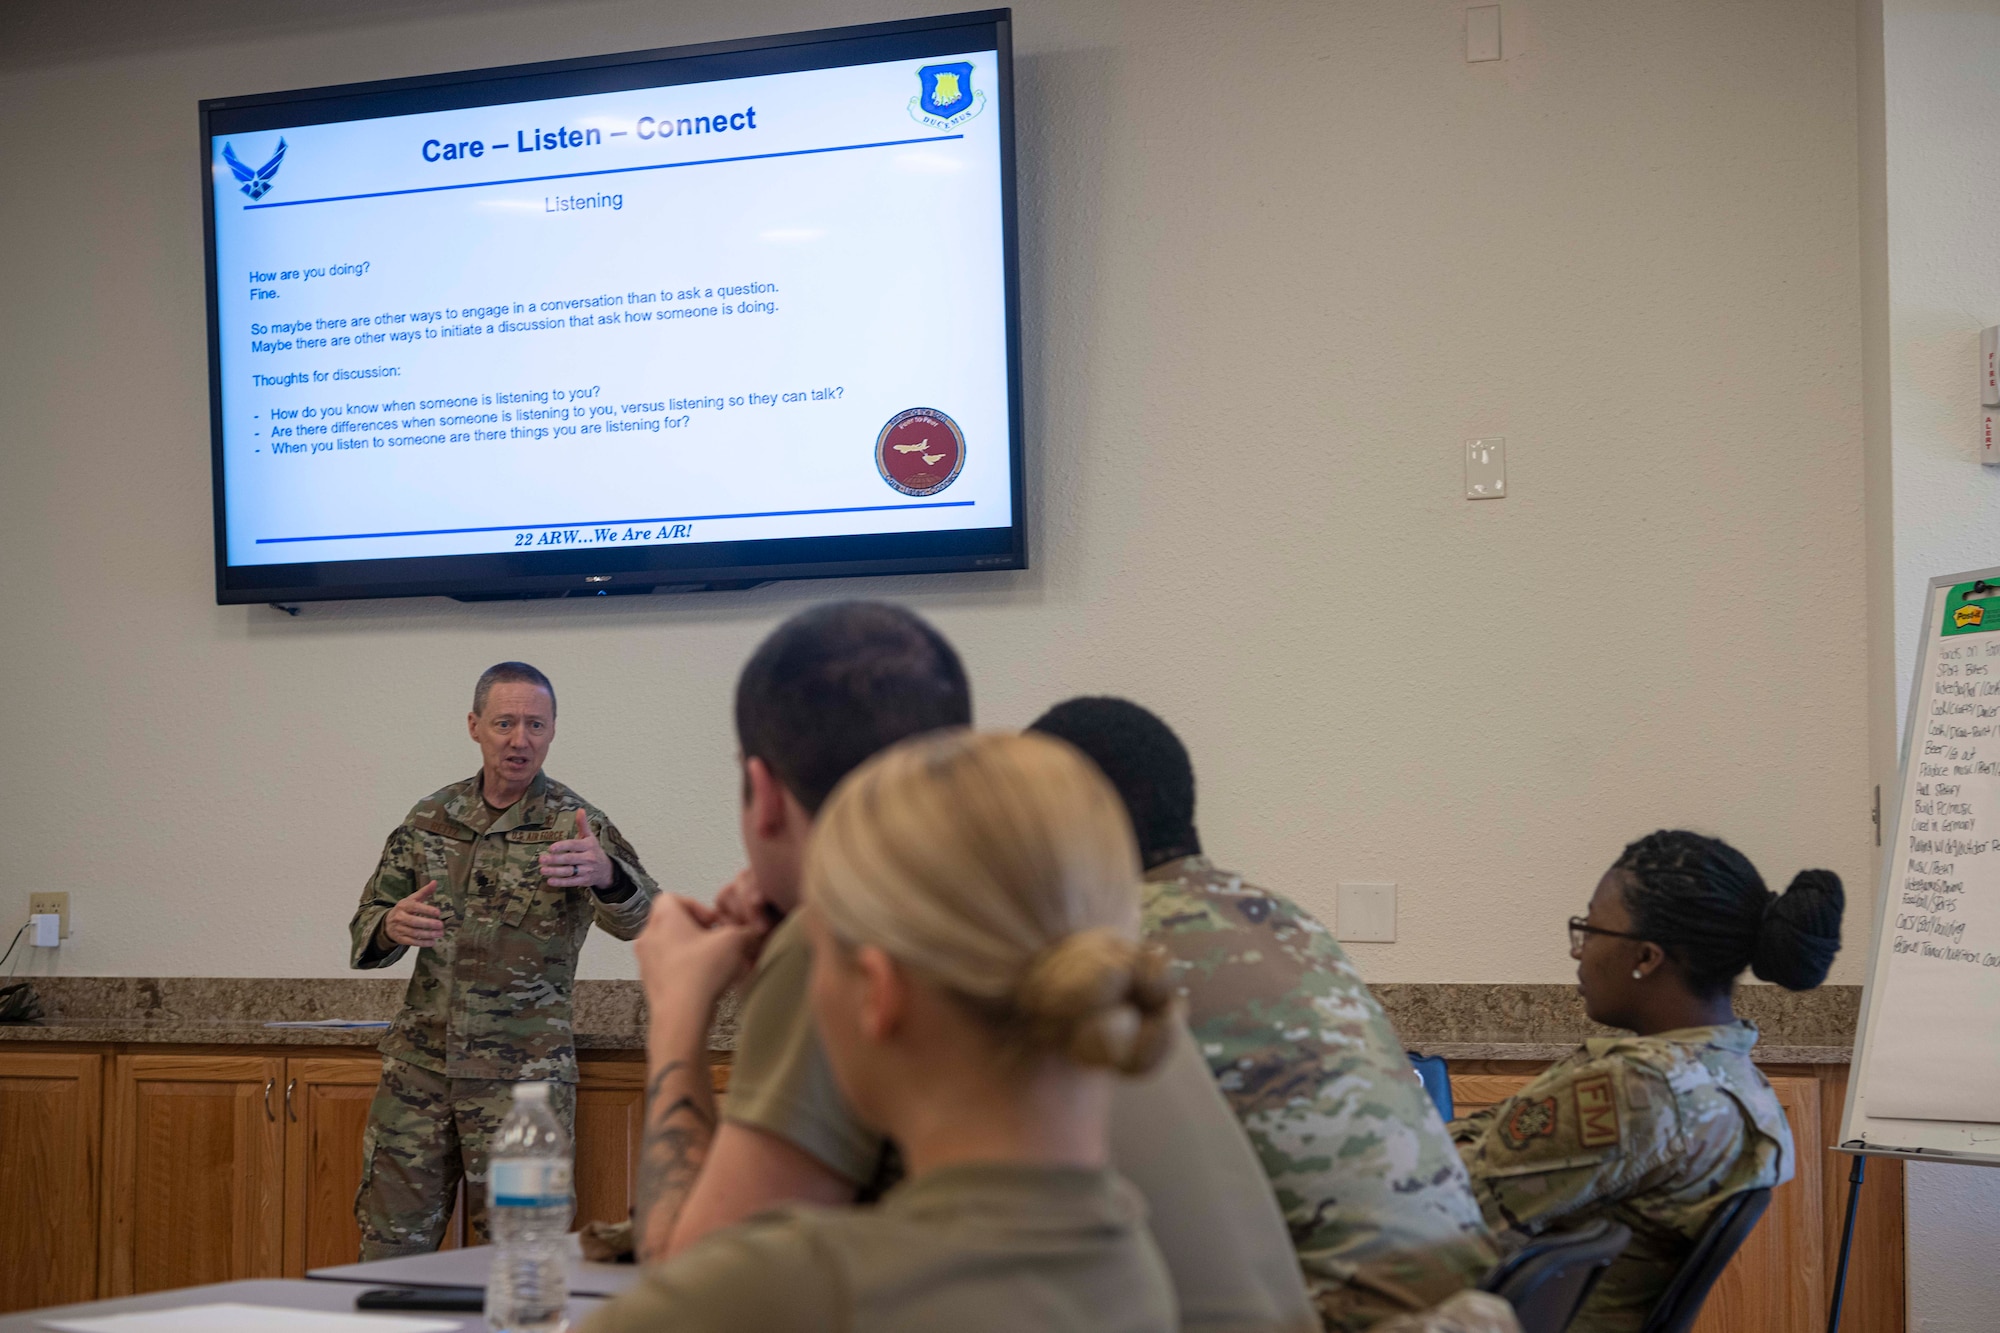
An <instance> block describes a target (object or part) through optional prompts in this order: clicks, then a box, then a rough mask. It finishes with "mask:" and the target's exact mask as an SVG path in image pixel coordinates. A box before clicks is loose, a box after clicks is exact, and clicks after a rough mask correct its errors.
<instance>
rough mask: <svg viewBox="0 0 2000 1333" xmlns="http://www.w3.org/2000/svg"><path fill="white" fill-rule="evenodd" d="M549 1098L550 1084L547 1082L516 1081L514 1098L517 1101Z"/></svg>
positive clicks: (539, 1100)
mask: <svg viewBox="0 0 2000 1333" xmlns="http://www.w3.org/2000/svg"><path fill="white" fill-rule="evenodd" d="M548 1099H549V1085H548V1084H546V1083H516V1084H515V1085H514V1100H515V1101H517V1102H545V1101H547V1100H548Z"/></svg>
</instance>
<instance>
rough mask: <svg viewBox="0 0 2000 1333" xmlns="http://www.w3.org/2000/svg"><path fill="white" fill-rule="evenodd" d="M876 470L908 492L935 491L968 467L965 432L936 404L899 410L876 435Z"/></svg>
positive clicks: (919, 494)
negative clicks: (904, 410)
mask: <svg viewBox="0 0 2000 1333" xmlns="http://www.w3.org/2000/svg"><path fill="white" fill-rule="evenodd" d="M875 470H876V471H878V472H880V473H881V474H882V480H884V481H886V482H888V483H889V484H890V485H891V486H893V487H895V488H896V489H897V490H899V491H901V492H902V493H903V494H905V495H915V496H919V497H921V496H925V495H936V494H937V493H938V492H939V491H941V490H943V489H944V488H945V487H947V486H949V485H951V484H952V483H953V482H954V481H957V480H958V474H959V473H960V472H962V471H964V470H965V432H964V431H962V430H960V429H959V428H958V423H957V422H956V421H953V420H952V419H951V418H950V417H948V416H946V415H945V414H944V413H942V412H940V411H938V410H937V409H936V408H931V407H913V408H911V409H910V410H909V411H907V412H898V413H897V414H896V415H895V416H893V417H890V418H889V424H888V425H886V426H884V427H882V433H881V434H880V435H877V436H876V437H875Z"/></svg>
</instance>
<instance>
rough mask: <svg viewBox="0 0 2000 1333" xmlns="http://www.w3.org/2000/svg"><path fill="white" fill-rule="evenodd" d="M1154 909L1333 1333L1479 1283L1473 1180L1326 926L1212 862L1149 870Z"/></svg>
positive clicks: (1484, 1254) (1152, 919) (1483, 1255)
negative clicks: (1467, 1173) (1468, 1177)
mask: <svg viewBox="0 0 2000 1333" xmlns="http://www.w3.org/2000/svg"><path fill="white" fill-rule="evenodd" d="M1144 908H1145V916H1144V931H1145V936H1146V938H1147V939H1148V940H1150V941H1154V942H1157V943H1158V944H1160V945H1162V946H1164V947H1165V948H1166V949H1167V951H1168V952H1169V953H1170V954H1171V955H1172V956H1173V960H1174V962H1173V966H1174V976H1175V979H1176V981H1177V982H1178V984H1179V986H1180V989H1181V991H1182V993H1183V994H1184V995H1185V996H1186V997H1187V1001H1188V1025H1189V1027H1190V1028H1191V1029H1192V1030H1193V1032H1194V1035H1195V1040H1196V1042H1197V1043H1198V1044H1199V1045H1200V1046H1201V1049H1202V1053H1203V1055H1204V1056H1205V1057H1206V1058H1207V1060H1208V1065H1209V1069H1210V1071H1211V1072H1212V1073H1213V1074H1214V1075H1215V1078H1216V1081H1217V1082H1218V1083H1219V1084H1220V1085H1221V1087H1222V1091H1223V1094H1224V1095H1225V1096H1226V1097H1227V1098H1228V1099H1229V1102H1230V1105H1231V1106H1232V1107H1233V1108H1234V1110H1235V1112H1236V1115H1237V1118H1238V1119H1239V1120H1240V1121H1241V1122H1242V1124H1243V1128H1244V1131H1245V1132H1246V1133H1247V1134H1248V1135H1249V1138H1250V1142H1251V1144H1252V1146H1253V1147H1255V1148H1256V1150H1257V1155H1258V1157H1259V1158H1260V1159H1261V1160H1262V1162H1263V1165H1264V1170H1265V1173H1266V1174H1267V1175H1268V1176H1269V1177H1270V1179H1271V1184H1272V1187H1273V1189H1274V1190H1275V1191H1276V1193H1277V1196H1278V1206H1279V1208H1280V1209H1281V1210H1282V1211H1283V1212H1284V1215H1285V1221H1286V1225H1287V1226H1288V1227H1289V1228H1290V1230H1291V1234H1292V1243H1293V1245H1294V1247H1295V1248H1296V1249H1297V1251H1298V1256H1299V1264H1300V1267H1301V1269H1302V1270H1303V1272H1304V1274H1305V1278H1306V1285H1307V1286H1308V1287H1309V1288H1310V1289H1311V1291H1312V1293H1313V1298H1314V1301H1315V1303H1316V1304H1317V1305H1318V1307H1319V1311H1320V1317H1321V1319H1322V1320H1323V1321H1324V1323H1325V1325H1326V1327H1327V1328H1329V1329H1336V1330H1343V1331H1345V1330H1359V1329H1365V1328H1369V1327H1371V1326H1373V1325H1375V1324H1377V1323H1379V1322H1380V1321H1382V1320H1384V1319H1386V1318H1388V1317H1390V1316H1393V1315H1398V1314H1403V1313H1405V1312H1410V1311H1419V1310H1424V1309H1427V1308H1429V1307H1431V1306H1433V1305H1436V1304H1437V1303H1439V1302H1441V1301H1444V1300H1445V1299H1446V1298H1448V1297H1450V1296H1452V1295H1453V1294H1454V1293H1457V1292H1459V1291H1462V1290H1464V1289H1465V1288H1467V1287H1469V1286H1471V1285H1472V1284H1474V1283H1475V1282H1477V1281H1478V1279H1479V1278H1480V1277H1481V1276H1482V1275H1483V1274H1485V1273H1486V1271H1487V1270H1488V1269H1490V1268H1491V1267H1492V1266H1493V1264H1494V1262H1495V1260H1496V1259H1497V1258H1498V1252H1497V1250H1496V1249H1495V1247H1494V1245H1493V1242H1492V1239H1491V1238H1490V1237H1489V1236H1488V1234H1487V1231H1486V1228H1485V1225H1484V1224H1483V1223H1482V1222H1481V1220H1480V1213H1479V1205H1478V1204H1477V1203H1476V1202H1475V1201H1474V1199H1473V1197H1472V1188H1471V1185H1470V1183H1469V1182H1468V1181H1467V1179H1466V1174H1465V1168H1464V1167H1463V1165H1462V1164H1461V1163H1460V1161H1459V1158H1458V1155H1457V1154H1456V1153H1455V1152H1453V1151H1452V1145H1451V1140H1450V1139H1449V1138H1448V1137H1447V1136H1446V1133H1445V1127H1444V1122H1443V1121H1442V1120H1441V1119H1439V1117H1438V1113H1437V1108H1436V1107H1435V1106H1434V1105H1432V1103H1431V1100H1430V1098H1429V1096H1428V1095H1427V1094H1426V1093H1425V1092H1424V1089H1423V1085H1422V1084H1421V1083H1420V1082H1418V1081H1417V1078H1416V1076H1415V1074H1414V1073H1413V1072H1412V1070H1411V1068H1410V1062H1409V1057H1408V1056H1407V1055H1406V1054H1405V1053H1404V1050H1403V1046H1402V1043H1401V1042H1399V1041H1398V1040H1397V1039H1396V1033H1395V1029H1394V1028H1393V1027H1392V1026H1391V1025H1390V1023H1389V1017H1388V1015H1387V1014H1385V1013H1384V1012H1383V1011H1382V1006H1381V1004H1380V1003H1379V1002H1378V1001H1377V1000H1376V999H1375V997H1374V995H1373V994H1371V993H1370V992H1369V990H1368V987H1367V985H1366V984H1364V983H1363V982H1362V980H1361V976H1360V974H1359V973H1357V972H1356V971H1355V970H1354V967H1353V965H1352V964H1351V963H1349V962H1348V961H1347V955H1346V954H1345V953H1344V952H1343V951H1342V950H1341V947H1340V945H1339V944H1338V943H1337V942H1336V941H1335V940H1334V938H1333V936H1332V934H1331V933H1329V932H1328V931H1327V929H1326V927H1325V926H1323V925H1321V924H1320V923H1319V922H1318V921H1316V920H1314V919H1313V918H1312V916H1310V915H1309V914H1308V913H1306V912H1305V911H1303V910H1302V909H1301V908H1299V907H1298V906H1297V905H1296V904H1295V903H1293V902H1291V901H1290V900H1289V899H1287V898H1284V897H1283V896H1281V895H1279V894H1275V893H1271V892H1268V891H1267V890H1264V889H1260V888H1257V887H1256V886H1254V885H1251V884H1246V883H1244V881H1243V879H1242V878H1241V877H1240V876H1237V875H1231V874H1227V873H1225V872H1223V871H1220V870H1217V869H1216V868H1215V867H1214V866H1213V865H1211V864H1210V863H1209V861H1208V859H1207V858H1206V857H1202V856H1189V857H1183V858H1181V859H1179V860H1175V861H1169V862H1167V863H1166V864H1164V865H1161V866H1158V867H1155V868H1154V869H1153V870H1152V871H1150V872H1148V873H1147V876H1146V885H1145V893H1144ZM1475 1304H1476V1303H1475ZM1466 1326H1467V1327H1472V1326H1473V1325H1466ZM1436 1327H1438V1328H1447V1327H1455V1325H1450V1324H1444V1323H1440V1324H1437V1325H1436Z"/></svg>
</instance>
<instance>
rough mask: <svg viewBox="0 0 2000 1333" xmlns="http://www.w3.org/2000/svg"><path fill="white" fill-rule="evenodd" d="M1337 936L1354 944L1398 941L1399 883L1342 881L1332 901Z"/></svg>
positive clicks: (1334, 928)
mask: <svg viewBox="0 0 2000 1333" xmlns="http://www.w3.org/2000/svg"><path fill="white" fill-rule="evenodd" d="M1333 934H1334V938H1335V939H1341V940H1347V941H1350V942H1351V943H1355V944H1394V943H1395V942H1396V886H1395V885H1394V884H1342V885H1339V886H1338V887H1337V889H1336V891H1335V896H1334V901H1333Z"/></svg>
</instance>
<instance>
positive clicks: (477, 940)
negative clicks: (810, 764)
mask: <svg viewBox="0 0 2000 1333" xmlns="http://www.w3.org/2000/svg"><path fill="white" fill-rule="evenodd" d="M512 667H522V664H518V663H503V664H502V667H496V668H495V669H494V671H489V672H488V673H487V677H492V676H494V673H495V672H499V671H502V668H512ZM522 669H523V670H525V671H527V672H533V668H531V667H522ZM533 678H539V679H542V680H544V682H545V678H541V677H540V673H539V672H535V673H534V677H533ZM524 679H529V678H527V677H523V676H520V675H513V676H503V677H502V681H501V683H500V685H499V686H498V687H496V688H494V690H493V693H494V694H495V696H496V698H497V697H499V696H500V695H501V694H502V692H503V691H504V690H505V689H506V688H507V683H508V682H510V681H511V682H514V685H513V689H514V690H515V693H514V694H513V695H510V696H508V697H510V698H522V697H525V698H527V699H528V700H529V703H530V704H531V705H532V706H533V707H531V708H530V709H529V711H530V712H531V713H532V712H533V708H534V707H541V705H540V704H538V703H537V702H536V700H535V698H534V696H537V695H540V694H541V692H542V690H541V688H540V687H538V688H536V689H533V690H528V691H527V692H526V693H525V694H523V693H521V691H522V690H523V689H524V688H525V687H523V686H521V685H520V683H519V682H520V681H522V680H524ZM488 685H489V681H488V679H487V678H482V680H481V689H480V691H479V693H478V694H476V695H475V705H474V711H473V715H472V718H471V719H470V721H471V723H472V726H473V735H474V738H475V739H478V740H480V741H481V748H482V750H483V751H484V752H485V756H486V760H487V763H486V766H485V767H484V768H483V769H482V771H481V773H479V774H477V775H475V776H473V777H471V778H468V779H466V780H465V781H463V782H458V783H454V784H453V785H451V786H449V787H446V788H444V789H443V790H442V791H438V792H434V793H432V794H431V795H430V796H427V797H425V798H424V799H423V800H421V801H419V802H417V804H416V805H415V806H414V807H412V808H411V810H410V813H409V814H408V815H406V816H405V817H404V819H403V822H402V823H401V824H400V825H398V826H397V828H396V829H395V831H394V832H392V833H390V835H389V839H388V842H387V844H386V845H385V846H384V847H383V849H382V860H381V862H380V864H379V865H378V866H377V867H376V869H375V874H374V875H373V877H371V878H370V879H369V881H368V887H367V888H366V889H364V890H363V891H362V895H361V905H360V907H359V908H358V909H357V910H356V911H355V913H354V920H353V922H352V923H351V925H350V927H349V930H350V933H351V935H352V943H353V951H352V954H351V956H350V959H349V961H350V963H351V964H352V965H353V966H354V967H357V968H374V967H387V966H388V965H389V964H391V963H394V962H395V961H396V960H397V959H399V958H401V957H402V956H403V954H404V952H405V951H406V949H407V947H408V946H409V943H410V942H411V941H412V940H414V941H416V942H417V944H418V946H419V947H418V953H417V965H416V971H415V973H414V974H413V975H412V976H411V978H410V988H409V991H408V992H407V994H406V995H405V997H404V1001H403V1008H402V1012H400V1013H399V1014H398V1015H397V1016H396V1019H395V1021H394V1023H393V1024H391V1026H390V1028H389V1032H388V1034H387V1035H386V1036H385V1037H384V1038H383V1039H382V1045H381V1050H382V1082H381V1085H380V1087H379V1088H378V1089H377V1091H376V1095H375V1101H374V1105H373V1106H372V1107H371V1110H370V1116H369V1123H368V1130H367V1134H366V1138H365V1141H364V1144H363V1149H362V1152H363V1165H362V1176H361V1188H360V1191H359V1193H358V1194H357V1195H356V1197H355V1216H356V1218H357V1219H358V1220H359V1222H360V1223H361V1257H362V1258H363V1259H364V1260H370V1259H382V1258H389V1257H392V1256H394V1255H398V1254H408V1253H413V1252H421V1251H426V1250H433V1249H436V1248H437V1246H438V1243H439V1242H440V1241H441V1240H442V1239H443V1238H444V1231H445V1226H446V1224H447V1223H448V1222H449V1220H450V1215H451V1208H452V1202H453V1198H454V1196H455V1195H456V1193H457V1189H458V1184H459V1181H460V1180H461V1179H463V1180H464V1182H465V1185H466V1192H465V1195H466V1197H465V1201H466V1224H467V1228H468V1232H469V1238H470V1240H471V1242H472V1243H474V1244H477V1243H479V1242H480V1241H481V1240H483V1239H484V1236H485V1229H486V1144H487V1142H488V1140H489V1139H490V1138H491V1136H492V1135H493V1134H494V1133H496V1132H497V1131H498V1130H499V1128H500V1122H501V1120H502V1119H503V1118H504V1117H505V1116H506V1114H507V1112H508V1110H509V1109H510V1107H511V1106H512V1104H513V1085H514V1084H515V1083H517V1082H525V1081H529V1080H546V1081H550V1082H552V1083H553V1084H554V1085H555V1086H554V1087H553V1088H552V1089H551V1091H552V1094H553V1095H552V1097H551V1105H552V1107H553V1108H554V1110H555V1111H556V1113H557V1115H558V1116H559V1117H560V1118H561V1119H562V1121H563V1123H564V1124H565V1125H572V1124H573V1122H574V1119H575V1110H576V1088H575V1084H576V1077H577V1070H576V1051H575V1048H574V1045H573V1042H572V1038H571V1023H570V992H571V987H572V983H573V982H574V980H575V977H576V960H577V954H578V953H579V952H580V951H581V950H582V948H583V941H584V937H585V936H586V935H587V934H589V932H590V927H591V925H592V923H593V922H594V923H596V924H597V925H599V926H601V927H603V928H604V929H605V930H607V931H609V932H610V933H611V934H612V935H614V936H615V937H617V938H618V939H621V940H629V939H632V938H633V937H635V936H636V935H637V934H638V933H639V931H640V929H641V928H642V927H643V926H644V925H645V922H646V914H647V910H648V908H649V907H650V906H651V902H652V898H653V895H654V894H656V893H657V892H658V891H659V890H658V886H657V885H655V884H654V882H653V880H652V878H651V877H650V876H648V875H647V874H646V871H645V869H644V867H643V866H641V865H640V863H639V857H638V853H636V852H634V851H633V850H632V846H631V844H630V843H628V842H627V841H626V840H625V838H624V836H623V835H622V834H620V833H619V832H618V830H617V828H616V827H615V826H614V825H613V824H612V823H611V821H610V819H608V818H607V817H606V816H605V814H604V812H603V811H601V810H599V809H598V808H597V807H595V806H593V805H590V804H589V803H587V802H586V801H584V800H583V798H582V797H580V796H578V795H577V794H576V793H575V792H574V791H571V790H570V789H569V788H568V787H565V786H564V785H563V784H562V783H560V782H557V781H555V780H554V779H552V778H550V777H549V776H548V775H547V774H545V773H543V772H541V760H542V757H543V755H544V754H545V752H546V749H547V745H548V740H549V739H550V738H552V736H553V724H554V694H553V692H552V691H550V692H548V693H547V695H546V707H544V708H542V714H543V718H542V721H541V722H540V723H539V724H538V723H536V721H535V719H534V718H533V717H532V716H531V717H527V718H523V719H515V718H513V716H512V715H511V714H508V715H506V716H504V717H503V716H501V715H500V713H501V708H502V705H501V704H500V703H495V704H494V706H493V707H492V708H490V709H488V708H487V707H486V706H485V705H486V699H487V693H488ZM482 715H484V716H482ZM536 726H539V728H540V730H542V731H545V732H546V733H547V734H546V735H543V736H539V737H538V738H536V739H535V740H532V741H531V740H529V739H528V738H527V737H526V736H525V734H524V733H525V732H526V731H528V730H529V729H530V728H532V727H536ZM510 730H511V731H512V732H513V733H514V734H512V735H504V736H503V735H499V733H500V732H505V731H510ZM482 731H483V732H484V734H482ZM493 791H498V792H500V793H501V794H502V796H503V797H505V796H507V795H512V794H513V793H514V792H516V791H518V793H519V794H518V796H515V798H514V799H513V800H512V801H511V802H510V803H508V804H507V805H506V806H505V808H503V809H495V808H494V807H493V806H492V805H491V804H488V801H487V793H489V792H493ZM413 904H414V905H415V906H414V908H413V907H412V905H413ZM412 911H414V913H415V914H416V916H415V917H414V918H412V917H411V916H410V915H408V914H410V913H411V912H412ZM412 919H415V920H416V921H417V924H416V926H415V927H414V931H415V933H412V929H413V928H412V927H410V926H408V925H403V926H398V925H397V922H398V921H409V920H412Z"/></svg>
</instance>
